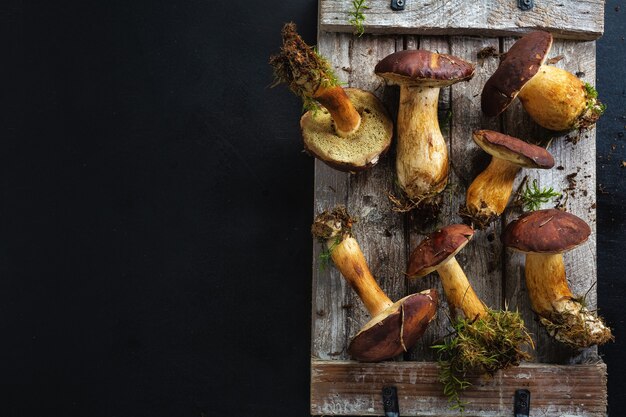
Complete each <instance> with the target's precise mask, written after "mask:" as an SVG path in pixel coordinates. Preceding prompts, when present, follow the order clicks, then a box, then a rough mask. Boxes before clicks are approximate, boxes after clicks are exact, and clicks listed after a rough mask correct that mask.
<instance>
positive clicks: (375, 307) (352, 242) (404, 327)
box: [311, 207, 437, 362]
mask: <svg viewBox="0 0 626 417" xmlns="http://www.w3.org/2000/svg"><path fill="white" fill-rule="evenodd" d="M353 221H354V220H353V219H352V218H351V217H350V215H349V214H348V212H347V211H346V209H345V207H337V208H335V209H334V210H332V211H330V212H328V211H325V212H323V213H321V214H320V215H318V216H317V217H316V219H315V221H314V223H313V226H312V227H311V231H312V233H313V235H314V236H315V237H317V238H319V239H320V240H322V241H323V242H324V244H325V245H326V247H327V248H328V250H329V251H330V257H331V259H332V260H333V262H334V264H335V266H336V267H337V269H338V270H339V272H341V274H342V275H343V277H344V278H345V279H346V281H347V282H348V284H350V286H351V287H352V289H354V291H355V292H356V293H357V295H358V296H359V298H360V299H361V301H363V304H364V305H365V307H366V308H367V310H368V311H369V313H370V314H371V316H372V319H371V320H370V321H369V322H368V323H367V324H365V325H364V326H363V327H362V328H361V330H360V331H359V332H358V333H357V335H356V336H354V338H353V339H352V341H351V342H350V345H349V346H348V353H349V354H350V355H351V356H352V357H353V358H355V359H357V360H359V361H364V362H377V361H381V360H384V359H389V358H392V357H394V356H397V355H399V354H401V353H403V352H406V351H407V350H408V349H410V348H411V347H412V346H413V345H414V344H415V343H416V342H417V340H418V339H419V338H420V337H421V336H422V335H423V334H424V332H425V331H426V328H427V327H428V324H429V323H430V322H431V321H432V320H433V318H434V317H435V313H436V311H437V291H436V290H425V291H422V292H420V293H416V294H411V295H409V296H406V297H404V298H402V299H400V300H398V301H396V302H395V303H394V302H393V301H391V300H390V299H389V297H387V295H386V294H385V293H384V292H383V290H382V289H381V288H380V287H379V286H378V284H377V283H376V280H375V279H374V277H373V276H372V273H371V272H370V269H369V267H368V266H367V262H366V261H365V257H364V256H363V252H362V251H361V248H360V247H359V244H358V242H357V241H356V239H355V238H354V237H353V236H352V223H353Z"/></svg>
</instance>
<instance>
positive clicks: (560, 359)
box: [503, 39, 597, 363]
mask: <svg viewBox="0 0 626 417" xmlns="http://www.w3.org/2000/svg"><path fill="white" fill-rule="evenodd" d="M514 41H515V39H505V40H504V42H503V49H504V51H507V50H508V49H509V48H510V46H511V45H512V44H513V43H514ZM559 55H563V56H564V58H563V59H562V60H561V61H560V62H558V63H557V64H556V65H557V66H559V67H561V68H564V69H567V70H568V71H570V72H572V73H575V74H578V75H580V76H581V78H582V79H583V80H584V81H586V82H589V83H590V84H594V81H595V62H596V61H595V59H596V55H595V42H572V41H563V40H561V41H555V43H554V46H553V47H552V51H551V56H559ZM504 126H505V128H506V130H505V131H506V133H508V134H510V135H512V136H516V137H519V138H522V139H525V140H529V141H536V140H538V139H540V140H546V139H548V138H550V137H553V139H552V142H551V145H550V147H549V148H548V150H549V151H550V153H552V155H553V156H554V159H555V162H556V163H555V168H553V169H551V170H524V171H522V174H521V175H519V176H518V178H517V180H516V184H515V187H516V188H517V187H518V186H519V183H520V182H521V180H522V178H523V177H524V176H525V175H528V178H529V180H530V181H532V180H533V179H536V180H537V181H538V183H539V185H540V186H541V187H553V188H554V189H555V190H557V191H561V190H564V191H565V192H566V193H567V194H568V195H569V198H567V199H566V200H565V209H566V210H567V211H568V212H570V213H572V214H575V215H577V216H579V217H581V218H582V219H583V220H585V221H586V222H587V223H589V225H590V226H591V229H592V233H591V236H590V238H589V241H588V242H587V243H585V244H584V245H582V246H580V247H578V248H576V249H574V250H572V251H570V252H567V253H565V254H564V258H565V267H566V271H567V277H568V281H569V283H570V286H571V288H572V291H573V292H574V294H575V295H585V294H587V302H588V304H589V306H590V309H594V308H595V305H596V287H595V286H594V284H595V281H596V279H597V270H596V212H595V201H596V198H595V197H596V195H595V193H596V173H595V172H596V171H595V167H596V165H595V164H596V159H595V155H596V152H595V150H596V145H595V136H596V132H595V129H592V130H590V131H588V132H585V133H584V134H583V135H582V136H581V138H580V141H579V142H578V143H577V144H574V143H573V141H572V140H571V138H577V137H578V134H577V133H570V134H569V135H564V136H557V135H555V134H554V133H552V132H549V131H547V130H544V129H541V128H540V127H538V126H537V125H536V124H535V123H534V122H533V121H532V120H531V119H530V117H529V116H528V114H527V113H526V112H525V111H524V110H523V108H522V107H521V105H520V103H519V102H516V103H514V105H513V106H511V108H509V109H508V110H507V111H506V113H505V114H504ZM568 176H570V178H571V179H572V180H575V181H576V183H577V185H576V187H575V189H574V190H568V188H569V185H570V183H569V180H568V178H567V177H568ZM552 206H554V204H551V205H549V204H547V205H546V206H545V208H548V207H552ZM519 214H520V211H519V210H518V209H516V208H513V207H512V208H509V209H508V210H507V211H506V212H505V214H504V219H505V221H506V222H507V223H508V222H510V221H511V220H513V219H515V218H517V217H518V216H519ZM505 275H506V290H505V296H506V299H507V300H508V301H509V304H510V305H511V307H512V308H514V309H516V308H517V309H519V310H520V312H522V315H523V316H524V319H525V321H526V323H527V325H528V326H529V329H530V330H531V332H532V333H533V334H534V338H535V340H536V345H537V346H536V347H537V349H536V352H535V355H536V360H537V361H538V362H549V363H576V362H580V361H583V360H586V359H587V358H589V357H591V358H595V357H597V348H595V347H594V348H590V349H586V350H584V351H583V352H581V353H577V352H574V351H572V350H571V349H569V348H566V347H565V346H563V345H562V344H560V343H558V342H555V341H554V339H553V338H551V337H550V336H549V335H548V334H547V332H546V331H545V330H544V328H543V327H542V326H541V325H539V323H537V322H536V320H535V315H534V313H532V311H530V309H529V308H528V296H527V292H526V286H525V278H524V256H523V255H521V254H519V253H515V252H513V251H511V250H507V251H506V253H505Z"/></svg>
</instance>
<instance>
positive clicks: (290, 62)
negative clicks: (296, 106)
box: [269, 23, 340, 110]
mask: <svg viewBox="0 0 626 417" xmlns="http://www.w3.org/2000/svg"><path fill="white" fill-rule="evenodd" d="M282 37H283V46H282V48H281V49H280V53H278V54H276V55H272V56H271V57H270V61H269V63H270V65H271V66H272V69H273V70H274V82H273V83H272V85H271V86H272V87H275V86H276V85H278V84H282V83H284V84H287V86H288V87H289V89H290V90H291V91H292V92H293V93H294V94H295V95H296V96H298V97H300V98H301V99H302V101H303V106H304V108H305V110H315V109H318V108H319V105H318V104H317V102H316V101H315V99H314V98H313V96H314V95H315V92H316V91H317V90H318V89H319V88H320V87H334V86H337V85H340V83H339V80H338V79H337V77H336V75H335V73H334V72H333V70H332V68H331V66H330V63H329V62H328V61H327V60H326V59H325V58H324V57H322V56H321V55H320V54H319V53H318V52H317V51H316V50H315V49H314V48H312V47H310V46H309V45H307V44H306V43H305V42H304V40H303V39H302V38H301V37H300V35H298V33H297V32H296V25H295V24H294V23H287V24H285V26H284V27H283V30H282Z"/></svg>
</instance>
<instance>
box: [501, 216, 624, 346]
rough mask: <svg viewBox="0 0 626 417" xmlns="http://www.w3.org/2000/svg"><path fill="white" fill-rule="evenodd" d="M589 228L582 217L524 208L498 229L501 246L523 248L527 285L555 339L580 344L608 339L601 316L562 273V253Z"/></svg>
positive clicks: (533, 303)
mask: <svg viewBox="0 0 626 417" xmlns="http://www.w3.org/2000/svg"><path fill="white" fill-rule="evenodd" d="M590 234H591V228H590V227H589V225H588V224H587V223H586V222H585V221H584V220H582V219H581V218H579V217H577V216H575V215H573V214H570V213H566V212H564V211H561V210H557V209H548V210H538V211H533V212H530V213H525V214H523V215H522V216H520V217H519V218H518V219H517V220H514V221H512V222H511V223H509V225H508V226H507V227H506V229H505V230H504V232H503V234H502V242H503V243H504V245H505V246H508V247H510V248H512V249H514V250H516V251H519V252H522V253H525V254H526V265H525V276H526V289H527V290H528V296H529V298H530V304H531V307H532V309H533V311H534V312H535V313H537V315H539V318H540V319H539V321H540V322H541V324H543V325H544V326H545V328H546V330H547V331H548V333H549V334H550V335H551V336H553V337H554V338H555V339H556V340H558V341H560V342H562V343H565V344H566V345H569V346H571V347H574V348H579V349H581V348H586V347H589V346H592V345H601V344H603V343H606V342H607V341H609V340H611V339H612V335H611V329H610V328H608V327H607V326H606V325H605V324H604V321H603V320H602V318H600V317H598V316H597V314H595V313H594V312H591V311H589V310H588V309H587V308H586V307H585V305H584V304H583V303H582V302H581V299H579V298H576V297H574V295H573V294H572V292H571V290H570V288H569V285H568V283H567V277H566V274H565V264H564V262H563V255H562V253H563V252H566V251H568V250H571V249H573V248H575V247H577V246H578V245H580V244H582V243H584V242H585V241H586V240H587V238H588V237H589V235H590Z"/></svg>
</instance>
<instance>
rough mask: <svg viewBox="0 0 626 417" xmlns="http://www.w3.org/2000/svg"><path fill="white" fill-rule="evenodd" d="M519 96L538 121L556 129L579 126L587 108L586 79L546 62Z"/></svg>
mask: <svg viewBox="0 0 626 417" xmlns="http://www.w3.org/2000/svg"><path fill="white" fill-rule="evenodd" d="M518 97H519V98H520V100H521V101H522V105H523V106H524V109H525V110H526V111H527V112H528V114H530V116H531V117H532V118H533V120H534V121H535V122H537V124H539V125H541V126H543V127H545V128H546V129H550V130H555V131H561V130H571V129H573V128H576V127H578V125H579V124H580V120H579V119H580V118H581V117H582V116H583V114H584V113H585V109H586V108H587V94H586V91H585V86H584V84H583V83H582V81H580V79H578V77H576V76H575V75H574V74H572V73H570V72H567V71H565V70H564V69H561V68H557V67H554V66H550V65H542V66H541V68H540V69H539V71H538V72H537V73H536V74H535V75H534V76H533V77H532V78H531V79H530V80H529V81H528V82H527V83H526V84H525V85H524V87H523V88H522V90H521V91H520V92H519V95H518Z"/></svg>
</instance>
